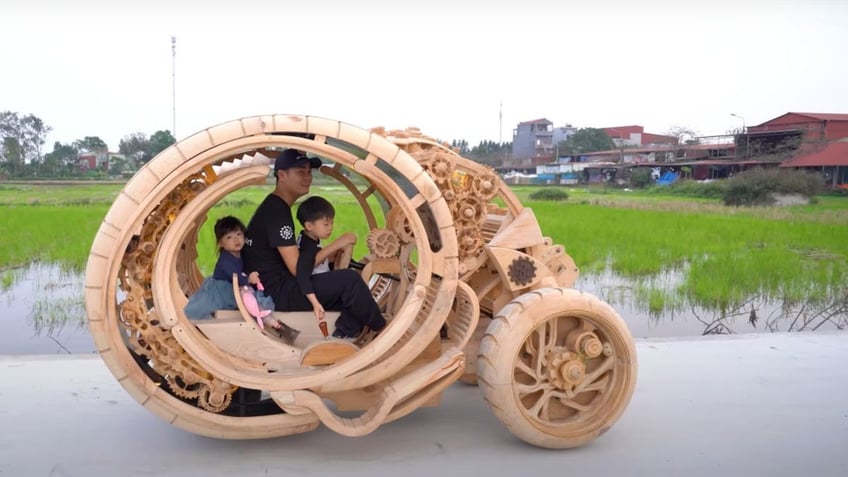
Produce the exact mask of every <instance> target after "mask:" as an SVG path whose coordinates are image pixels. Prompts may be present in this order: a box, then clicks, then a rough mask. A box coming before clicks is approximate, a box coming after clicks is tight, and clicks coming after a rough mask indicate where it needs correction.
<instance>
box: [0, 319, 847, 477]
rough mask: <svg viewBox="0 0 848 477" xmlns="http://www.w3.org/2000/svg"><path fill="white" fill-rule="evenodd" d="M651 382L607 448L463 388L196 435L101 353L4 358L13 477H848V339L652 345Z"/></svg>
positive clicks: (642, 385)
mask: <svg viewBox="0 0 848 477" xmlns="http://www.w3.org/2000/svg"><path fill="white" fill-rule="evenodd" d="M637 349H638V352H639V381H638V386H637V388H636V393H635V395H634V398H633V401H632V402H631V404H630V406H629V408H628V409H627V411H626V412H625V414H624V416H623V417H622V419H621V420H620V421H619V422H618V423H617V424H616V425H615V426H613V427H612V429H611V430H610V431H609V432H608V433H607V434H605V435H604V436H602V437H601V438H599V439H597V440H596V441H594V442H593V443H591V444H589V445H587V446H584V447H581V448H578V449H571V450H565V451H551V450H545V449H538V448H535V447H531V446H529V445H526V444H524V443H522V442H521V441H519V440H517V439H515V438H514V437H512V435H511V434H510V433H509V432H508V431H507V430H506V428H505V427H504V426H502V425H501V424H500V422H499V421H498V420H497V419H496V418H495V417H494V415H493V414H492V413H491V412H490V411H489V409H488V408H487V407H486V405H485V403H484V402H483V400H482V398H481V396H480V394H479V392H478V390H477V388H474V387H469V386H464V385H461V384H456V385H454V386H452V387H451V388H449V389H448V390H447V392H446V394H445V399H444V400H443V404H442V405H441V406H440V407H438V408H428V409H421V410H418V411H416V412H415V413H413V414H412V415H410V416H408V417H406V418H404V419H401V420H400V421H398V422H394V423H391V424H388V425H386V426H383V427H381V428H379V429H378V430H377V431H376V432H374V433H373V434H371V435H369V436H365V437H361V438H346V437H342V436H338V435H336V434H334V433H332V432H331V431H328V430H327V429H326V428H323V427H322V428H319V429H318V430H316V431H314V432H311V433H307V434H302V435H299V436H292V437H286V438H279V439H268V440H259V441H221V440H213V439H209V438H204V437H199V436H195V435H192V434H189V433H186V432H184V431H181V430H179V429H177V428H174V427H172V426H170V425H168V424H167V423H165V422H163V421H161V420H160V419H159V418H158V417H156V416H154V415H153V414H151V413H149V412H147V411H146V410H144V409H143V408H142V407H141V405H139V404H138V403H136V402H135V401H133V400H132V399H131V398H130V397H129V395H128V394H127V393H126V392H125V391H124V390H123V388H121V387H120V386H119V385H118V383H117V382H116V381H115V379H114V378H113V376H112V375H111V374H110V373H109V371H108V370H107V369H106V367H105V365H104V364H103V363H102V361H100V359H99V358H98V357H97V356H71V357H57V356H2V357H0V429H2V431H0V476H10V477H11V476H14V477H19V476H84V477H97V476H110V477H112V476H136V475H145V476H149V475H156V476H195V475H196V476H203V477H213V476H229V475H232V476H265V475H286V476H287V475H337V474H344V475H347V476H359V475H367V476H375V475H391V476H401V477H412V476H419V475H420V476H443V475H447V476H454V475H464V476H470V477H489V476H540V477H542V476H543V477H554V476H563V475H566V476H567V475H577V476H589V475H595V476H615V477H622V476H631V475H634V476H635V475H639V476H658V475H663V476H666V475H668V476H700V475H703V476H710V477H716V476H723V477H724V476H816V477H819V476H846V475H848V333H827V334H769V335H745V336H738V337H710V338H699V339H687V340H679V339H678V340H656V339H654V340H639V341H638V342H637Z"/></svg>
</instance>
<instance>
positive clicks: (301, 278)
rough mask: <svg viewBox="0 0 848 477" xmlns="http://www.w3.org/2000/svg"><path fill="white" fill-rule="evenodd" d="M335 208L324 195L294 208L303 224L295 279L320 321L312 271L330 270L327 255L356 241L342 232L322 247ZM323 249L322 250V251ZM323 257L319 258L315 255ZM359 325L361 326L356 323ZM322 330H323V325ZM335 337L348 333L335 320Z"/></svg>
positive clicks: (339, 250) (312, 198) (321, 315)
mask: <svg viewBox="0 0 848 477" xmlns="http://www.w3.org/2000/svg"><path fill="white" fill-rule="evenodd" d="M335 215H336V211H335V209H334V208H333V205H332V204H330V202H329V201H327V199H324V198H323V197H318V196H312V197H310V198H308V199H306V200H305V201H303V203H301V204H300V206H299V207H298V208H297V220H298V222H300V225H302V226H303V230H302V231H301V232H300V237H298V249H299V251H300V254H299V256H298V259H297V283H298V285H300V290H301V292H303V294H304V295H306V298H307V299H308V300H309V302H310V303H311V304H312V308H313V311H314V312H315V318H317V319H318V321H319V324H320V325H323V324H324V323H323V320H324V307H323V306H322V305H321V303H320V302H319V301H318V298H317V297H316V296H315V292H314V290H313V287H312V275H314V274H319V273H325V272H329V271H330V270H332V267H331V264H330V259H329V257H331V256H335V255H336V254H337V253H340V252H341V251H342V249H344V248H345V247H346V246H348V245H353V244H355V243H356V235H354V234H353V233H351V232H345V233H344V234H342V236H341V237H339V238H337V239H336V240H334V241H333V242H331V243H330V244H329V245H327V246H326V247H325V248H323V250H322V247H321V240H326V239H327V238H329V237H330V235H331V234H332V233H333V218H335ZM322 251H323V253H321V252H322ZM319 253H320V255H321V256H322V257H323V259H322V260H320V261H319V260H318V255H319ZM359 328H360V329H361V326H360V327H359ZM321 331H322V332H324V333H325V336H326V331H325V329H324V327H323V326H322V329H321ZM333 336H334V337H336V338H343V337H347V335H346V334H345V333H344V332H343V331H342V329H341V328H340V327H339V323H338V322H337V323H336V331H335V332H334V333H333Z"/></svg>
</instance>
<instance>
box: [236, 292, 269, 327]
mask: <svg viewBox="0 0 848 477" xmlns="http://www.w3.org/2000/svg"><path fill="white" fill-rule="evenodd" d="M257 288H259V289H260V290H262V285H261V284H257ZM241 300H242V301H243V302H244V307H245V308H246V309H247V312H248V313H250V316H252V317H254V318H256V322H257V323H258V324H259V329H260V330H264V329H265V322H264V321H263V320H262V318H265V317H266V316H268V315H270V314H271V312H272V310H260V309H259V302H257V301H256V296H255V295H254V294H253V290H251V289H250V287H241Z"/></svg>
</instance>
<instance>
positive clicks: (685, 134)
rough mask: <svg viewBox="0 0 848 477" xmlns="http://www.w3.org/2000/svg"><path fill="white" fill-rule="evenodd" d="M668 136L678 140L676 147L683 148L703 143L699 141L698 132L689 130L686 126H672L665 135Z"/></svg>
mask: <svg viewBox="0 0 848 477" xmlns="http://www.w3.org/2000/svg"><path fill="white" fill-rule="evenodd" d="M665 134H666V136H672V137H674V138H675V139H676V142H675V145H677V146H683V145H693V144H700V143H701V141H700V139H698V137H697V136H698V132H697V131H695V130H693V129H689V128H687V127H686V126H672V127H670V128H668V132H667V133H665Z"/></svg>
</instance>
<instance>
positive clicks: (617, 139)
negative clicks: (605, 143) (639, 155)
mask: <svg viewBox="0 0 848 477" xmlns="http://www.w3.org/2000/svg"><path fill="white" fill-rule="evenodd" d="M601 130H603V131H604V132H605V133H607V136H609V137H610V139H612V142H614V143H615V145H616V146H625V145H626V146H649V145H659V144H671V145H674V144H676V143H677V138H676V137H674V136H664V135H662V134H652V133H646V132H645V128H644V127H642V126H635V125H634V126H615V127H611V128H601Z"/></svg>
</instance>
